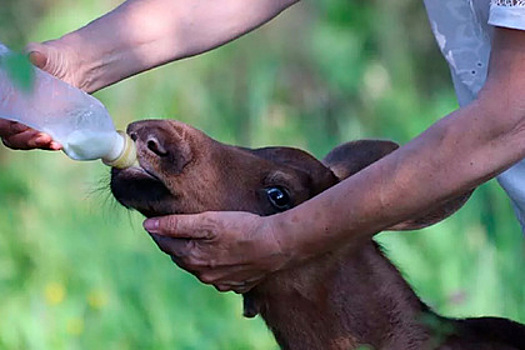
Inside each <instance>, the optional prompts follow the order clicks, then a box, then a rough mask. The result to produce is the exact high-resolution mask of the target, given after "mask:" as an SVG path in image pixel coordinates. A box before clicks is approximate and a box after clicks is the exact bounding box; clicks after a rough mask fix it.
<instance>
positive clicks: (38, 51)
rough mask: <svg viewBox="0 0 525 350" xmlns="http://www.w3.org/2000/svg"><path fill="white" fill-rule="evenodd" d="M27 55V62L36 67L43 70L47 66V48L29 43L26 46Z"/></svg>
mask: <svg viewBox="0 0 525 350" xmlns="http://www.w3.org/2000/svg"><path fill="white" fill-rule="evenodd" d="M26 52H28V53H29V61H31V63H32V64H33V65H35V66H36V67H38V68H40V69H44V68H45V66H46V64H47V48H46V47H45V46H44V45H42V44H38V43H31V44H29V45H27V46H26Z"/></svg>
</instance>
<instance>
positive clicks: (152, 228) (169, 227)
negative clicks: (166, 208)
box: [144, 213, 216, 239]
mask: <svg viewBox="0 0 525 350" xmlns="http://www.w3.org/2000/svg"><path fill="white" fill-rule="evenodd" d="M144 229H145V230H146V231H148V232H149V233H152V234H157V235H162V236H168V237H172V238H185V239H212V238H214V237H215V236H216V232H215V230H216V223H215V221H214V220H212V219H210V217H209V216H208V215H207V214H206V213H205V214H195V215H169V216H163V217H158V218H152V219H148V220H146V221H144Z"/></svg>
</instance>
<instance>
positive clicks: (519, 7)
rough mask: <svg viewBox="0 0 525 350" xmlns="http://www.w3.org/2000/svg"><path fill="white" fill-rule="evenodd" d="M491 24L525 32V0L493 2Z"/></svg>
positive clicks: (494, 0) (493, 0)
mask: <svg viewBox="0 0 525 350" xmlns="http://www.w3.org/2000/svg"><path fill="white" fill-rule="evenodd" d="M489 24H490V25H493V26H498V27H505V28H511V29H521V30H525V0H491V4H490V16H489Z"/></svg>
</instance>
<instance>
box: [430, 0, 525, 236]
mask: <svg viewBox="0 0 525 350" xmlns="http://www.w3.org/2000/svg"><path fill="white" fill-rule="evenodd" d="M424 3H425V7H426V9H427V13H428V17H429V20H430V25H431V27H432V31H433V32H434V35H435V37H436V40H437V43H438V45H439V48H440V49H441V52H442V53H443V56H444V57H445V59H446V60H447V62H448V64H449V67H450V71H451V73H452V81H453V83H454V88H455V89H456V94H457V96H458V102H459V104H460V106H465V105H467V104H469V103H470V102H471V101H472V100H473V99H475V98H476V96H477V94H478V92H479V91H480V90H481V88H482V87H483V85H484V84H485V80H486V77H487V68H488V62H489V56H490V49H491V41H492V34H493V26H499V27H506V28H513V29H521V30H525V0H424ZM498 181H499V183H500V185H501V186H502V187H503V188H504V189H505V191H506V192H507V194H508V195H509V197H510V198H511V200H512V204H513V206H514V209H515V212H516V216H517V217H518V220H519V221H520V223H521V227H522V230H523V231H524V232H525V160H522V161H521V162H520V163H518V164H516V165H514V166H513V167H512V168H510V169H509V170H507V171H506V172H504V173H503V174H501V175H500V176H498Z"/></svg>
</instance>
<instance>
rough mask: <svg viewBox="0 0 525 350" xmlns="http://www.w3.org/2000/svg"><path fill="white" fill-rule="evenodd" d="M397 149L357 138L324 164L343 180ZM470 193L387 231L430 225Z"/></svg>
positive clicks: (382, 142) (337, 148)
mask: <svg viewBox="0 0 525 350" xmlns="http://www.w3.org/2000/svg"><path fill="white" fill-rule="evenodd" d="M397 148H399V145H397V144H396V143H394V142H391V141H378V140H360V141H354V142H348V143H345V144H343V145H341V146H338V147H336V148H334V149H333V150H332V151H331V152H330V153H328V155H327V156H326V157H325V158H324V159H323V164H324V165H325V166H326V167H328V168H330V170H332V172H333V173H334V174H335V176H337V177H338V178H339V180H343V179H345V178H347V177H349V176H352V175H354V174H355V173H357V172H359V171H360V170H362V169H364V168H366V167H367V166H369V165H370V164H372V163H374V162H375V161H377V160H379V159H381V158H383V157H385V156H386V155H388V154H389V153H391V152H393V151H395V150H396V149H397ZM471 194H472V191H469V192H467V193H465V194H462V195H461V196H458V197H456V198H453V199H451V200H448V201H445V202H443V203H442V205H440V206H439V207H438V208H436V209H434V210H432V211H431V212H429V213H427V214H424V215H422V216H420V217H417V218H415V219H410V220H407V221H404V222H401V223H399V224H397V225H395V226H392V227H391V228H388V230H395V231H403V230H417V229H420V228H423V227H427V226H430V225H433V224H435V223H437V222H439V221H441V220H444V219H445V218H447V217H448V216H450V215H452V214H453V213H454V212H456V211H457V210H458V209H459V208H461V207H462V206H463V204H465V202H466V201H467V200H468V199H469V197H470V195H471Z"/></svg>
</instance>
